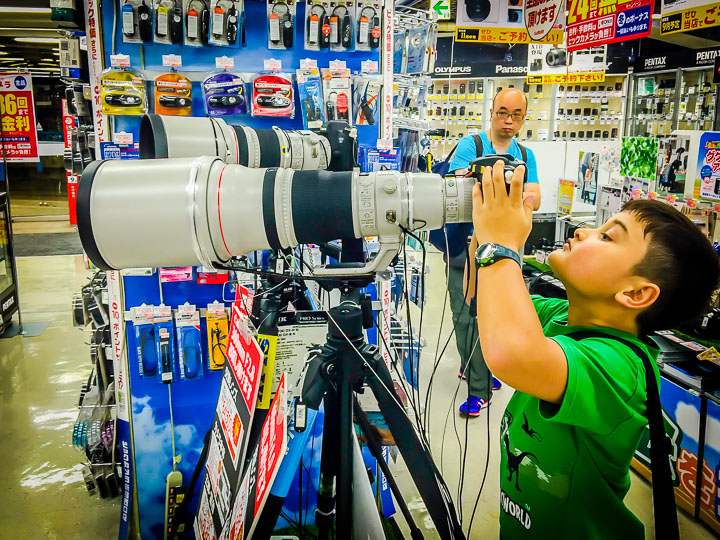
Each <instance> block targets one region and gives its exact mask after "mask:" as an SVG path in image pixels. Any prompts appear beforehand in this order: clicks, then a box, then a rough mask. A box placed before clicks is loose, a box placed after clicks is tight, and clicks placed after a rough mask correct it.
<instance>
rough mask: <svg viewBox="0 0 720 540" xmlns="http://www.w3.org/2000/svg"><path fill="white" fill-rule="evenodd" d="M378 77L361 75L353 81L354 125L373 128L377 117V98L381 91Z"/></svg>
mask: <svg viewBox="0 0 720 540" xmlns="http://www.w3.org/2000/svg"><path fill="white" fill-rule="evenodd" d="M382 86H383V85H382V77H381V76H380V75H363V76H360V77H354V79H353V106H354V107H355V124H356V125H358V126H363V125H370V126H374V125H375V123H376V120H377V116H378V110H379V107H378V96H379V95H380V92H381V90H382Z"/></svg>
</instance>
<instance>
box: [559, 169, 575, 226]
mask: <svg viewBox="0 0 720 540" xmlns="http://www.w3.org/2000/svg"><path fill="white" fill-rule="evenodd" d="M574 191H575V182H573V181H572V180H569V179H567V178H561V179H560V186H559V189H558V202H557V213H558V217H563V216H569V215H570V214H571V213H572V203H573V192H574Z"/></svg>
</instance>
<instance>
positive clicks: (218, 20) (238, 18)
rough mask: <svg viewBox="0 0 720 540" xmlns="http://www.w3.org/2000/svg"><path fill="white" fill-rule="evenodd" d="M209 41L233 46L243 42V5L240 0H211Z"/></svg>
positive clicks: (219, 44) (222, 45)
mask: <svg viewBox="0 0 720 540" xmlns="http://www.w3.org/2000/svg"><path fill="white" fill-rule="evenodd" d="M238 37H240V39H238ZM209 42H210V44H211V45H217V46H220V47H235V48H237V47H239V46H240V44H241V43H245V5H244V4H243V2H242V0H211V3H210V39H209Z"/></svg>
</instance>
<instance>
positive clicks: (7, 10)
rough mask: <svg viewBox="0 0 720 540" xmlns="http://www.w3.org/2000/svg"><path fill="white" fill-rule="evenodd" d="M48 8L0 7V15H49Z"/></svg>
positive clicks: (49, 10)
mask: <svg viewBox="0 0 720 540" xmlns="http://www.w3.org/2000/svg"><path fill="white" fill-rule="evenodd" d="M51 11H52V10H51V9H50V8H34V7H0V13H50V12H51Z"/></svg>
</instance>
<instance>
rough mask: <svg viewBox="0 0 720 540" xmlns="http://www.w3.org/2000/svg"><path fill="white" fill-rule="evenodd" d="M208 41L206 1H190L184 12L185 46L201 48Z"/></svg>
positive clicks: (208, 19)
mask: <svg viewBox="0 0 720 540" xmlns="http://www.w3.org/2000/svg"><path fill="white" fill-rule="evenodd" d="M209 39H210V8H209V7H208V0H190V1H189V2H188V3H187V9H186V10H185V45H190V46H191V47H202V46H203V45H207V44H208V43H209Z"/></svg>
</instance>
